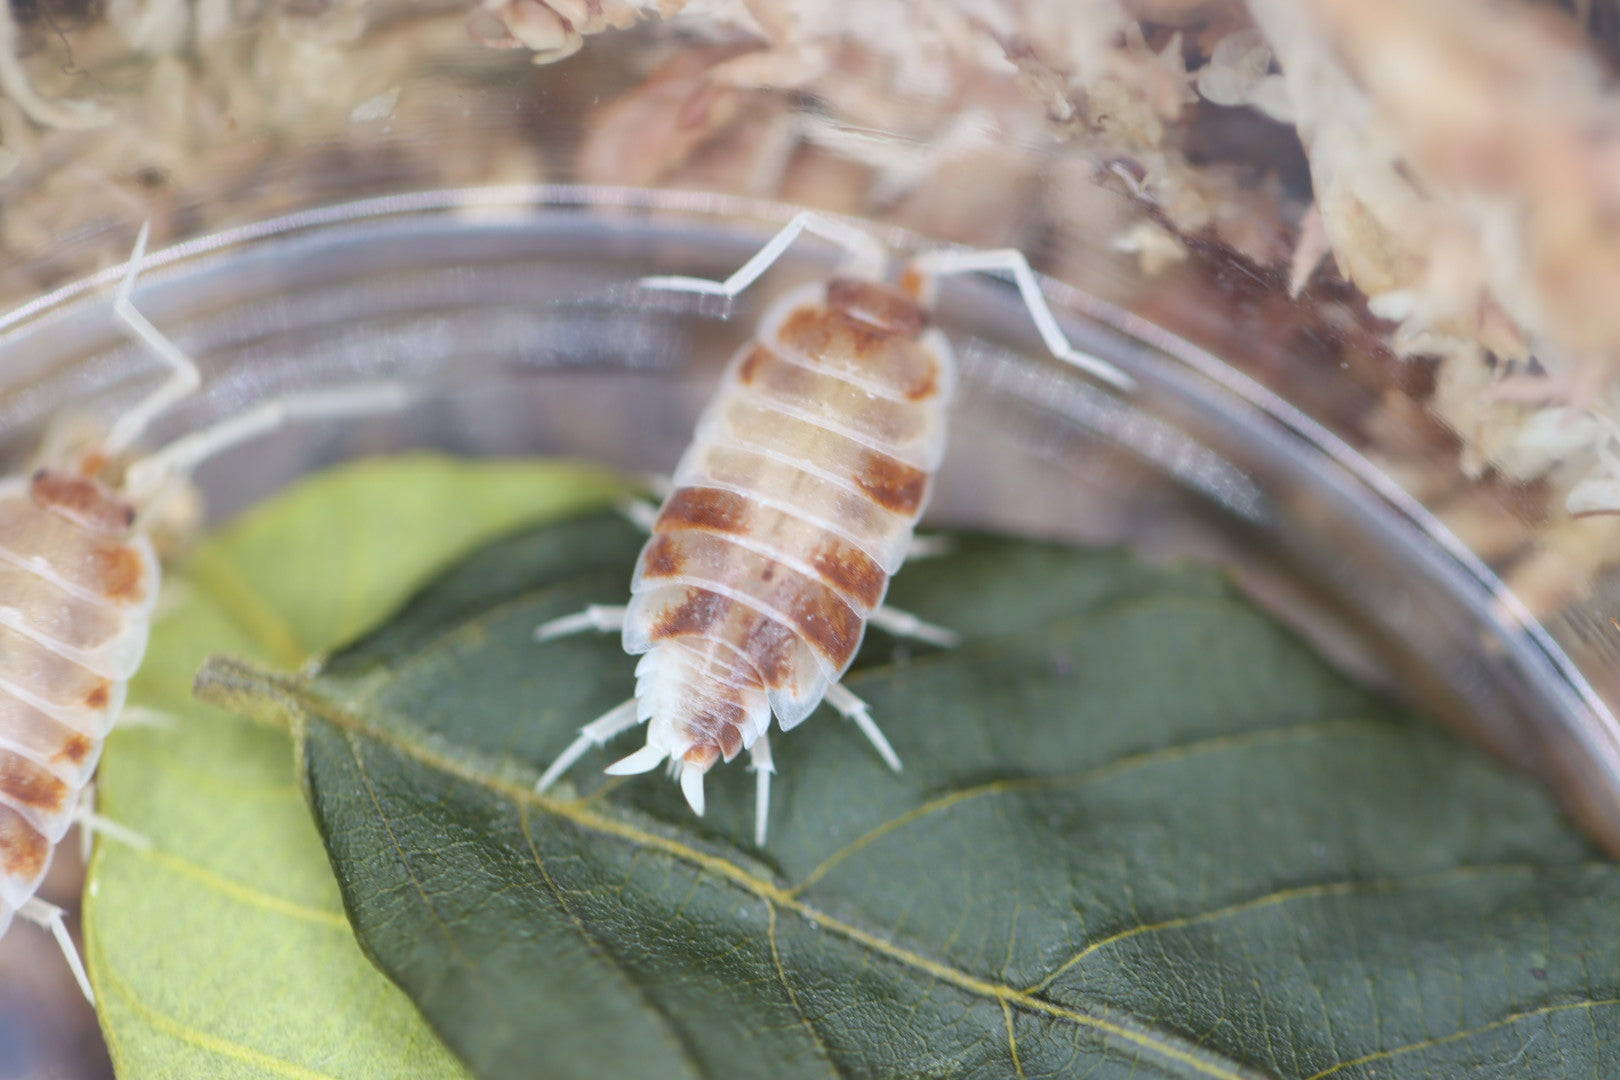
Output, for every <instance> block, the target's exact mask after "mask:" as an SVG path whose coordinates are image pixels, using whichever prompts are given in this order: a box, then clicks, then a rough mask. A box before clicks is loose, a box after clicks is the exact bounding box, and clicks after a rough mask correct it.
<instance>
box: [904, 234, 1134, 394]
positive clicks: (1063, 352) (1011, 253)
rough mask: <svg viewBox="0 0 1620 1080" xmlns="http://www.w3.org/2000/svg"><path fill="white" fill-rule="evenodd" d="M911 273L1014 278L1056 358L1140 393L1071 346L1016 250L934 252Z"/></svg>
mask: <svg viewBox="0 0 1620 1080" xmlns="http://www.w3.org/2000/svg"><path fill="white" fill-rule="evenodd" d="M911 269H912V270H914V271H916V272H918V273H920V274H924V275H930V276H932V277H945V276H947V275H950V274H970V273H985V272H989V271H994V270H1003V271H1005V272H1007V273H1009V274H1011V275H1012V278H1013V282H1014V283H1015V284H1016V285H1017V286H1018V293H1019V295H1020V296H1022V297H1023V298H1024V306H1025V307H1026V308H1028V309H1029V315H1030V318H1032V319H1034V320H1035V329H1036V330H1038V331H1040V335H1041V340H1042V341H1044V342H1046V347H1047V348H1048V349H1050V350H1051V351H1052V355H1053V356H1055V357H1057V358H1058V359H1059V360H1063V361H1065V362H1067V363H1070V364H1073V365H1074V366H1075V367H1077V368H1080V369H1081V370H1083V371H1087V372H1090V373H1091V374H1092V375H1094V376H1096V377H1097V378H1099V379H1101V380H1102V381H1103V382H1106V383H1108V384H1110V385H1111V386H1115V387H1117V388H1119V389H1120V390H1124V391H1127V392H1129V391H1132V390H1135V389H1136V380H1135V379H1133V378H1131V377H1130V376H1129V375H1127V374H1125V373H1124V372H1123V371H1121V370H1119V369H1118V368H1117V367H1115V366H1114V365H1113V364H1110V363H1108V362H1107V361H1106V360H1099V359H1098V358H1097V357H1095V356H1092V355H1091V354H1090V353H1085V352H1081V351H1080V350H1079V349H1077V348H1075V347H1074V346H1073V345H1071V344H1070V343H1069V339H1068V338H1067V337H1065V336H1064V334H1063V329H1062V328H1061V327H1059V326H1058V321H1057V316H1056V315H1054V314H1052V309H1051V307H1050V306H1048V304H1047V303H1046V296H1045V295H1044V294H1043V293H1042V292H1041V285H1040V282H1038V281H1036V280H1035V272H1034V271H1033V270H1031V269H1030V268H1029V260H1028V259H1026V258H1024V253H1023V252H1021V251H1018V250H1016V249H1013V248H1002V249H999V250H996V251H949V250H947V251H930V252H926V253H924V254H922V255H919V256H917V257H916V258H915V259H913V260H912V261H911Z"/></svg>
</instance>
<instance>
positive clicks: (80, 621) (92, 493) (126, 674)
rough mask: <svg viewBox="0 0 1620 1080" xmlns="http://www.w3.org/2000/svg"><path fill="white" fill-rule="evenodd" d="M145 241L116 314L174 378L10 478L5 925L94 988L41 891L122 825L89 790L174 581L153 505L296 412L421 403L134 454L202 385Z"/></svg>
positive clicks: (350, 400)
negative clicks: (52, 953) (27, 935)
mask: <svg viewBox="0 0 1620 1080" xmlns="http://www.w3.org/2000/svg"><path fill="white" fill-rule="evenodd" d="M146 237H147V228H146V227H145V226H143V227H142V229H141V232H140V237H139V239H138V240H137V241H136V245H135V250H134V252H133V254H132V255H131V256H130V259H129V261H128V263H127V264H126V266H125V269H124V274H123V278H122V281H121V282H120V284H119V288H118V293H117V296H116V299H115V300H114V303H113V310H114V313H115V314H116V316H117V318H118V320H119V322H120V325H121V326H122V328H123V329H124V330H125V332H126V333H128V334H129V335H130V336H131V337H133V338H135V339H136V340H137V341H139V342H141V343H142V344H144V345H145V346H147V347H148V348H149V349H150V350H151V352H152V353H153V355H155V356H156V357H157V358H158V359H160V360H161V361H162V362H163V363H164V365H165V366H166V367H167V368H168V369H169V374H168V377H167V378H166V379H165V380H164V382H163V383H162V384H161V385H160V386H159V387H157V388H156V389H155V390H153V391H152V392H151V393H150V394H148V395H147V396H146V397H145V398H143V399H142V400H141V401H139V402H138V403H136V405H135V406H134V407H133V408H131V409H130V410H129V411H128V412H126V413H124V414H123V415H122V416H121V417H120V418H119V419H118V421H117V422H116V423H115V424H113V425H112V426H111V427H110V428H109V429H108V430H107V431H106V432H105V433H104V435H102V436H101V437H99V438H96V439H94V440H93V441H92V442H91V443H90V444H89V445H86V446H79V447H77V448H74V449H71V450H69V449H66V448H54V449H52V448H47V450H46V451H45V452H44V453H43V454H42V456H43V457H44V459H45V460H44V461H43V462H42V464H41V465H40V467H39V468H37V469H35V470H34V471H33V472H32V473H31V474H29V475H26V476H17V477H12V478H9V479H5V480H0V934H3V933H4V932H5V931H6V929H7V928H8V927H9V926H10V924H11V921H12V918H13V916H16V915H22V916H23V917H25V918H27V919H29V920H31V921H33V922H36V923H39V924H41V925H44V926H46V927H48V928H49V929H50V930H51V932H52V933H53V934H55V936H56V938H57V940H58V942H59V943H60V944H61V945H62V948H63V952H64V954H65V955H66V956H67V958H68V960H69V962H70V964H71V965H72V966H73V969H74V975H75V977H76V978H77V979H78V980H79V984H80V986H81V988H82V989H83V990H84V993H85V996H86V997H91V993H90V987H89V982H88V980H87V979H86V977H85V974H84V970H83V966H82V964H80V963H79V959H78V955H77V953H76V951H75V950H74V949H73V947H72V942H71V939H70V938H69V937H68V935H67V932H66V929H65V928H64V926H63V923H62V911H61V909H59V908H57V907H55V906H54V905H51V904H47V903H45V902H44V901H42V900H40V899H39V898H38V897H36V896H35V892H36V891H37V890H38V888H39V884H40V881H41V879H42V878H43V877H44V875H45V871H46V870H47V869H48V868H49V865H50V861H51V856H52V854H53V852H54V850H55V846H56V844H57V843H58V842H59V841H60V840H61V839H62V837H63V835H64V834H65V833H66V832H67V831H68V829H69V827H70V826H72V825H73V824H74V822H75V821H79V822H81V823H84V822H89V823H92V824H95V825H96V826H97V827H98V828H101V829H105V830H112V831H121V830H117V827H116V826H114V825H112V824H111V823H109V822H104V821H100V820H99V819H96V818H94V816H93V815H91V814H89V813H88V807H87V805H86V804H87V800H86V798H85V795H86V793H87V785H88V783H89V781H90V778H91V774H92V773H93V772H94V770H95V767H96V763H97V761H98V759H99V758H100V756H101V750H102V744H103V740H104V739H105V738H106V736H107V734H108V733H109V732H110V731H111V730H112V727H113V725H114V724H115V723H116V722H117V720H118V718H119V715H120V713H121V711H122V710H123V706H124V701H125V696H126V692H127V689H128V684H129V680H130V678H131V677H132V676H133V675H134V674H135V672H136V671H137V670H138V669H139V667H140V664H141V660H142V657H143V655H144V653H145V650H146V643H147V638H148V635H149V631H150V629H151V620H152V611H153V607H154V604H155V602H156V600H157V595H158V589H159V585H160V583H161V573H160V569H159V564H158V559H157V555H156V553H155V551H154V549H153V546H152V543H151V541H150V539H149V537H148V533H149V530H150V526H151V524H152V520H151V519H152V511H153V510H154V509H155V508H156V507H157V506H158V505H159V504H160V502H161V500H162V498H163V496H164V495H165V493H166V492H168V491H171V490H173V489H172V486H171V484H172V482H173V481H175V480H177V479H179V478H183V477H184V476H186V475H188V474H189V472H190V471H191V470H192V469H193V468H194V467H195V466H196V465H197V464H198V463H199V462H201V461H203V460H204V459H206V458H208V457H211V456H213V455H215V454H217V453H219V452H220V451H221V450H224V449H226V448H228V447H231V446H235V445H236V444H238V443H240V442H243V441H244V440H247V439H250V438H253V437H256V436H258V435H261V434H263V433H265V432H267V431H270V430H272V429H274V428H276V427H278V426H280V425H282V424H284V423H286V422H288V421H289V420H293V419H303V418H316V417H332V416H344V415H352V414H356V413H363V412H374V411H378V410H380V409H390V408H397V407H399V406H400V405H402V404H403V403H404V402H405V401H406V400H407V395H406V394H405V392H404V390H403V388H402V387H399V386H397V385H395V384H393V383H382V384H370V385H363V386H357V387H348V388H343V389H333V390H325V391H315V392H310V393H307V394H303V395H297V396H291V397H286V398H281V399H278V400H272V401H269V402H265V403H263V404H261V405H258V406H256V407H254V408H252V409H249V410H247V411H245V412H243V413H240V414H237V415H235V416H231V417H228V418H227V419H225V420H223V421H221V422H220V423H219V424H217V425H215V426H213V427H208V428H204V429H203V430H201V431H197V432H194V433H192V434H190V435H187V436H184V437H182V438H180V439H178V440H176V441H175V442H173V443H171V444H169V445H168V446H166V447H164V448H163V449H161V450H158V451H156V452H154V453H152V454H148V455H145V456H140V457H132V456H131V455H130V450H131V448H132V447H133V446H134V444H135V443H136V442H137V441H138V440H139V438H140V437H141V436H142V435H143V434H144V433H145V431H146V429H147V427H148V426H149V424H150V423H151V421H152V420H153V419H154V418H155V417H157V416H158V415H160V414H161V413H162V412H163V411H164V410H166V409H167V408H169V407H170V406H171V405H173V404H174V403H175V402H177V401H179V400H180V399H182V398H184V397H186V396H187V395H188V394H190V393H192V392H193V391H194V390H195V389H196V387H197V386H198V384H199V383H200V381H201V377H200V375H199V373H198V371H197V368H196V365H195V364H194V363H193V362H192V361H191V360H190V358H189V357H187V356H186V355H185V354H184V353H183V352H181V351H180V350H179V348H178V347H176V346H175V345H174V344H173V342H171V341H169V339H168V338H167V337H165V336H164V335H163V334H162V333H160V332H159V331H158V330H157V328H156V327H154V326H153V325H152V324H151V323H150V322H149V321H148V320H147V319H146V317H145V316H144V315H142V314H141V313H140V311H138V310H137V309H136V308H135V306H134V304H133V303H132V301H131V300H130V292H131V290H132V289H133V287H134V281H135V275H136V273H137V271H138V270H139V269H140V266H141V262H142V260H143V258H144V253H145V247H146ZM124 837H125V838H126V839H129V840H131V841H132V842H137V843H139V842H141V841H140V839H139V838H138V837H134V836H133V835H132V834H129V833H127V832H124ZM92 1000H93V998H92Z"/></svg>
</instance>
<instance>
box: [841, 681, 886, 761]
mask: <svg viewBox="0 0 1620 1080" xmlns="http://www.w3.org/2000/svg"><path fill="white" fill-rule="evenodd" d="M827 704H829V705H831V706H832V707H833V708H835V709H837V710H838V712H839V713H840V714H841V715H842V716H843V717H844V718H845V719H846V720H853V721H854V722H855V726H856V727H858V728H860V729H861V734H862V735H865V736H866V741H867V742H869V743H871V744H872V748H873V749H874V750H876V751H877V752H878V757H880V758H882V759H883V763H884V764H885V765H887V766H888V767H889V768H891V769H893V770H894V771H895V772H899V771H900V758H899V756H898V755H897V754H895V752H894V747H892V746H890V745H889V740H888V739H886V738H884V737H883V732H881V731H879V730H878V726H877V724H876V723H875V722H874V721H873V720H872V713H871V711H870V709H868V707H867V704H866V702H864V701H862V700H861V699H860V698H858V697H856V696H855V694H854V693H853V692H852V691H851V690H849V689H848V688H846V687H845V686H844V684H843V683H833V684H832V685H831V686H829V687H828V688H827Z"/></svg>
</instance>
